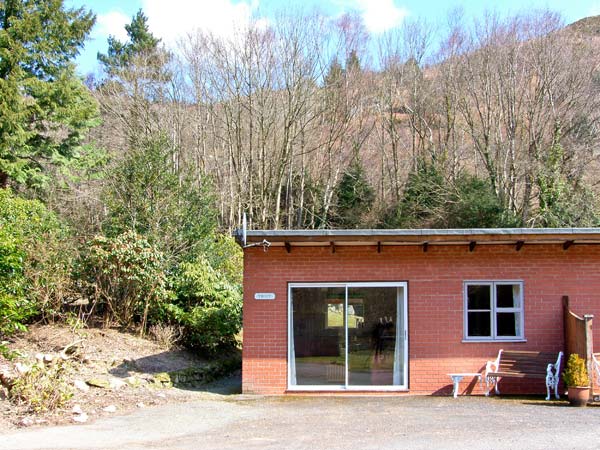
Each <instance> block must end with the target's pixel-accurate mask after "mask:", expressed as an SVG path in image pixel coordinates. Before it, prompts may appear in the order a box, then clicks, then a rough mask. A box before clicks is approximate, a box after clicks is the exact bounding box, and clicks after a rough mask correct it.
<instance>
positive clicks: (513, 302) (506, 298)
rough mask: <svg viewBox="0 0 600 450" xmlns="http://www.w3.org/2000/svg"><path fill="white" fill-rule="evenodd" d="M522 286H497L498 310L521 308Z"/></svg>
mask: <svg viewBox="0 0 600 450" xmlns="http://www.w3.org/2000/svg"><path fill="white" fill-rule="evenodd" d="M520 288H521V286H520V285H518V284H498V285H496V306H497V307H498V308H520V307H521V304H520V303H521V301H520V299H521V293H520V290H521V289H520Z"/></svg>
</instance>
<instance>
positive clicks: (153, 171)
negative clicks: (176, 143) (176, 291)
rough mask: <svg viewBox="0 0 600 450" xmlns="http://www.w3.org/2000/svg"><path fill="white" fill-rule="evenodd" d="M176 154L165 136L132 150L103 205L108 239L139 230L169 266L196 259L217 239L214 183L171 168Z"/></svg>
mask: <svg viewBox="0 0 600 450" xmlns="http://www.w3.org/2000/svg"><path fill="white" fill-rule="evenodd" d="M174 151H175V149H174V148H173V146H172V144H171V143H170V142H169V140H168V139H166V138H165V137H164V136H160V135H159V136H152V137H150V138H147V139H144V140H143V141H141V142H140V143H139V145H137V146H135V147H132V148H131V149H130V150H129V152H128V153H127V154H126V155H125V157H124V158H123V159H122V160H121V161H120V163H119V164H118V165H117V166H116V167H115V168H114V170H112V171H111V174H110V175H109V176H108V179H107V182H108V185H107V188H106V190H105V193H104V200H105V202H106V205H107V208H108V218H107V220H106V221H105V223H104V225H103V226H104V231H105V233H106V234H107V235H108V236H109V237H114V236H118V235H120V234H122V233H124V232H127V231H128V230H134V231H136V232H137V233H138V234H140V235H142V236H143V237H144V238H146V239H147V240H148V241H149V242H150V243H151V244H152V245H154V246H155V247H157V248H158V249H159V250H160V251H161V252H162V253H164V255H165V256H166V257H167V259H168V260H169V262H170V263H176V262H178V261H181V260H190V259H192V258H194V257H196V256H197V255H198V254H199V253H200V252H201V251H202V250H203V249H204V248H205V247H206V246H207V245H210V240H211V239H212V238H213V232H214V230H215V227H216V211H215V209H214V197H213V195H212V190H211V186H210V184H209V183H208V182H207V180H206V179H204V178H199V177H198V176H197V175H194V174H192V173H191V172H190V171H182V172H180V173H176V172H175V171H174V170H173V168H172V164H171V161H172V157H173V152H174Z"/></svg>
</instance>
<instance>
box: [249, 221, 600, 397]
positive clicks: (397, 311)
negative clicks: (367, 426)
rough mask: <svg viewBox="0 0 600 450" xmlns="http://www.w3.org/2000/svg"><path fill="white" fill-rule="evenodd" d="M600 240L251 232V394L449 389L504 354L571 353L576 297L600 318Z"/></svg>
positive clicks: (582, 308) (541, 233)
mask: <svg viewBox="0 0 600 450" xmlns="http://www.w3.org/2000/svg"><path fill="white" fill-rule="evenodd" d="M598 244H600V229H478V230H311V231H306V230H302V231H300V230H293V231H289V230H288V231H282V230H276V231H248V232H247V233H246V237H245V245H244V247H245V249H244V342H243V368H242V377H243V391H244V392H247V393H260V394H283V393H286V392H297V391H324V392H356V391H362V392H364V391H369V392H371V391H384V392H390V391H392V392H398V393H416V394H448V393H450V392H451V390H452V385H451V381H450V378H449V377H448V374H449V373H455V372H482V370H483V368H484V367H485V362H486V361H487V360H490V359H494V358H495V356H496V355H497V353H498V350H499V349H502V348H503V349H506V350H508V349H512V350H539V351H549V352H556V353H558V351H561V350H563V345H564V337H563V322H562V314H563V309H562V302H561V299H562V297H563V296H564V295H568V296H569V297H570V300H571V307H572V309H573V310H575V311H577V312H578V313H581V314H600V245H598ZM594 333H595V338H596V341H597V339H598V338H600V336H598V334H597V331H595V332H594ZM500 386H501V390H502V391H503V392H523V391H532V390H533V391H535V392H540V393H541V392H545V384H544V381H543V380H539V381H538V380H534V381H527V382H526V383H524V382H521V383H518V382H509V381H501V383H500ZM465 389H466V390H467V391H468V392H473V393H481V388H480V385H478V384H477V383H475V381H474V380H472V379H467V378H465V380H464V383H463V384H461V391H463V390H465Z"/></svg>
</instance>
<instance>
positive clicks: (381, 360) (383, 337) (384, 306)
mask: <svg viewBox="0 0 600 450" xmlns="http://www.w3.org/2000/svg"><path fill="white" fill-rule="evenodd" d="M352 311H354V314H351V313H352ZM359 312H360V314H357V313H359ZM397 313H398V288H397V287H351V288H348V384H349V385H352V386H369V385H371V386H393V385H394V384H396V385H398V384H401V380H400V379H399V378H398V377H396V380H394V378H395V377H394V371H395V370H396V371H399V370H400V369H401V368H400V367H399V365H398V362H399V360H397V359H396V358H397V357H398V358H399V357H400V355H399V354H398V353H399V351H400V349H399V345H396V340H397V339H399V335H398V333H397V331H398V328H397V327H398V318H397V317H396V316H397ZM356 318H360V320H358V323H357V324H355V325H354V327H353V326H352V325H353V321H356ZM357 325H358V326H357ZM398 344H400V343H399V342H398ZM397 352H398V353H397ZM403 372H404V371H403V370H402V373H403Z"/></svg>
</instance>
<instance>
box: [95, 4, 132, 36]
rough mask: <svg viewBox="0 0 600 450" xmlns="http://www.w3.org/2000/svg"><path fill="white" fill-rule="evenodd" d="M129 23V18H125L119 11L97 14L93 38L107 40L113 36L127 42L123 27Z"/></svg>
mask: <svg viewBox="0 0 600 450" xmlns="http://www.w3.org/2000/svg"><path fill="white" fill-rule="evenodd" d="M129 22H131V17H127V16H126V15H125V14H123V13H122V12H121V11H116V10H113V11H109V12H107V13H106V14H98V16H97V18H96V28H95V29H94V37H96V38H107V37H108V36H115V37H116V38H117V39H118V40H120V41H122V42H123V41H126V40H127V32H126V31H125V25H127V24H128V23H129Z"/></svg>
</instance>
